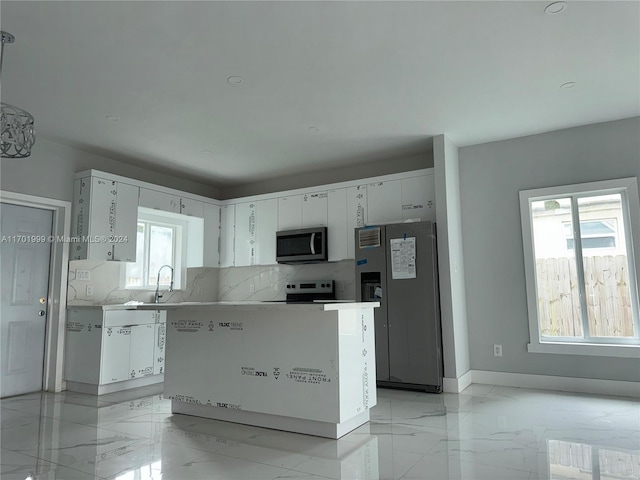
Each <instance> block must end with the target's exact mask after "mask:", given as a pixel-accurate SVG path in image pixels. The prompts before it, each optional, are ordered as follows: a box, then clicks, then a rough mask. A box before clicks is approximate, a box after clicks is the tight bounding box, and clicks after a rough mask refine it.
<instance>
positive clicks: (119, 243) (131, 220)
mask: <svg viewBox="0 0 640 480" xmlns="http://www.w3.org/2000/svg"><path fill="white" fill-rule="evenodd" d="M138 190H139V189H138V187H136V186H133V185H127V184H126V183H120V182H118V183H117V184H116V197H117V198H116V200H115V203H114V206H115V218H114V224H113V225H112V227H111V231H112V234H111V235H110V237H109V238H111V239H112V241H113V253H112V260H115V261H118V262H135V261H136V240H137V236H138V228H137V227H138Z"/></svg>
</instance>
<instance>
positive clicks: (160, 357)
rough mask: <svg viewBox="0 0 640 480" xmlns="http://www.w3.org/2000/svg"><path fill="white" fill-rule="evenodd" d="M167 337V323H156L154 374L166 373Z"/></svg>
mask: <svg viewBox="0 0 640 480" xmlns="http://www.w3.org/2000/svg"><path fill="white" fill-rule="evenodd" d="M166 338H167V324H166V323H165V322H162V323H156V324H155V325H154V339H153V374H154V375H160V374H161V373H164V357H165V353H164V345H165V342H166Z"/></svg>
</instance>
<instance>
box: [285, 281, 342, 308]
mask: <svg viewBox="0 0 640 480" xmlns="http://www.w3.org/2000/svg"><path fill="white" fill-rule="evenodd" d="M284 291H285V293H286V294H287V299H286V300H285V302H286V303H312V302H313V301H315V300H335V299H336V292H335V285H334V281H333V280H307V281H301V282H287V285H286V286H285V290H284Z"/></svg>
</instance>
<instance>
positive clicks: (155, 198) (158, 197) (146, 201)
mask: <svg viewBox="0 0 640 480" xmlns="http://www.w3.org/2000/svg"><path fill="white" fill-rule="evenodd" d="M140 206H141V207H146V208H153V209H155V210H162V211H163V212H173V213H180V197H178V196H177V195H171V194H170V193H165V192H159V191H157V190H151V189H150V188H141V189H140Z"/></svg>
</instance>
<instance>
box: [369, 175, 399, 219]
mask: <svg viewBox="0 0 640 480" xmlns="http://www.w3.org/2000/svg"><path fill="white" fill-rule="evenodd" d="M367 206H368V209H367V210H368V211H367V224H369V225H380V224H385V223H393V222H400V221H402V181H401V180H391V181H387V182H376V183H370V184H368V185H367Z"/></svg>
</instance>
